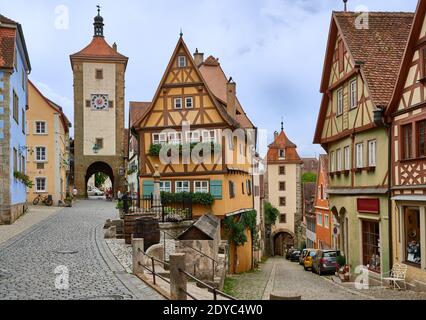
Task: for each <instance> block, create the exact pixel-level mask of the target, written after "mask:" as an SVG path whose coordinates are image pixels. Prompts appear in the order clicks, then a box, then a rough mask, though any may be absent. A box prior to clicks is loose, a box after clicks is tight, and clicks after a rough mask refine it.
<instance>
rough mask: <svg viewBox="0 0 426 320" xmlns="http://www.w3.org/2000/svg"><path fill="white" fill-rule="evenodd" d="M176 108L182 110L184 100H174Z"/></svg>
mask: <svg viewBox="0 0 426 320" xmlns="http://www.w3.org/2000/svg"><path fill="white" fill-rule="evenodd" d="M173 105H174V108H175V109H182V98H174V104H173Z"/></svg>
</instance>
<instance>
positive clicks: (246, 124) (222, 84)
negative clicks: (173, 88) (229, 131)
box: [199, 56, 254, 129]
mask: <svg viewBox="0 0 426 320" xmlns="http://www.w3.org/2000/svg"><path fill="white" fill-rule="evenodd" d="M199 70H200V72H201V75H202V76H203V78H204V80H205V81H206V83H207V85H208V87H209V89H210V90H211V91H212V93H213V95H214V97H215V98H217V99H218V100H219V102H220V103H221V104H222V105H223V106H224V109H225V110H226V101H227V93H226V85H227V82H228V79H227V77H226V74H225V72H224V71H223V69H222V67H221V66H220V63H219V62H218V59H216V58H214V57H213V56H209V57H208V58H207V59H206V60H205V61H204V62H203V63H202V64H201V65H200V67H199ZM235 120H236V121H237V122H238V124H239V125H240V126H241V127H242V128H244V129H248V128H254V125H253V123H252V122H251V121H250V119H249V118H248V116H247V114H246V113H245V111H244V109H243V107H242V106H241V103H240V102H239V100H238V98H237V115H236V117H235Z"/></svg>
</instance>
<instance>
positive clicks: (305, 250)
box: [299, 248, 314, 266]
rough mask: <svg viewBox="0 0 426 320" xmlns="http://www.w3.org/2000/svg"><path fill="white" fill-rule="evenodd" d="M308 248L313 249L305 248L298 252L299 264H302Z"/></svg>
mask: <svg viewBox="0 0 426 320" xmlns="http://www.w3.org/2000/svg"><path fill="white" fill-rule="evenodd" d="M309 250H314V249H312V248H307V249H303V250H302V253H301V254H300V259H299V264H300V265H301V266H303V262H304V260H305V257H306V254H307V253H308V251H309Z"/></svg>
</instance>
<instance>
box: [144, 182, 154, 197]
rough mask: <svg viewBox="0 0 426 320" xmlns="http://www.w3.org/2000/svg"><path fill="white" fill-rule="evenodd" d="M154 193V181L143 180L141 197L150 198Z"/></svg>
mask: <svg viewBox="0 0 426 320" xmlns="http://www.w3.org/2000/svg"><path fill="white" fill-rule="evenodd" d="M153 193H154V181H149V180H145V181H144V182H143V195H144V196H150V195H151V194H153Z"/></svg>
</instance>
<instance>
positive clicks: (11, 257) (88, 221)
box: [0, 201, 162, 300]
mask: <svg viewBox="0 0 426 320" xmlns="http://www.w3.org/2000/svg"><path fill="white" fill-rule="evenodd" d="M116 215H117V213H116V210H115V208H114V204H113V203H111V202H105V201H80V202H78V203H77V204H75V205H74V206H73V207H72V208H66V209H63V210H61V211H59V212H58V213H57V214H56V215H53V216H51V217H49V218H47V219H46V220H44V221H43V222H41V223H40V224H38V225H35V226H33V227H31V228H30V229H28V230H26V231H25V232H23V233H21V234H20V235H18V236H16V237H14V238H12V239H10V240H9V241H7V242H5V243H4V244H2V245H0V299H31V300H32V299H47V300H51V299H60V300H65V299H73V300H77V299H102V300H103V299H114V300H117V299H162V297H161V296H160V295H159V294H157V293H156V292H155V291H153V290H152V289H151V288H149V287H147V286H146V285H145V284H143V283H142V282H141V281H139V280H138V279H136V278H135V277H134V276H132V275H129V274H127V272H126V271H125V270H124V269H123V268H122V267H121V265H119V263H118V262H117V260H116V259H115V258H114V257H113V255H112V254H111V252H110V251H109V249H108V247H107V245H106V244H105V242H104V241H103V239H102V238H103V230H102V227H103V224H104V222H105V220H106V219H108V218H115V217H116ZM58 266H65V267H67V268H68V270H69V289H68V290H59V289H56V288H55V279H57V277H58V276H59V274H55V269H56V268H57V267H58ZM57 271H58V270H57Z"/></svg>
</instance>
